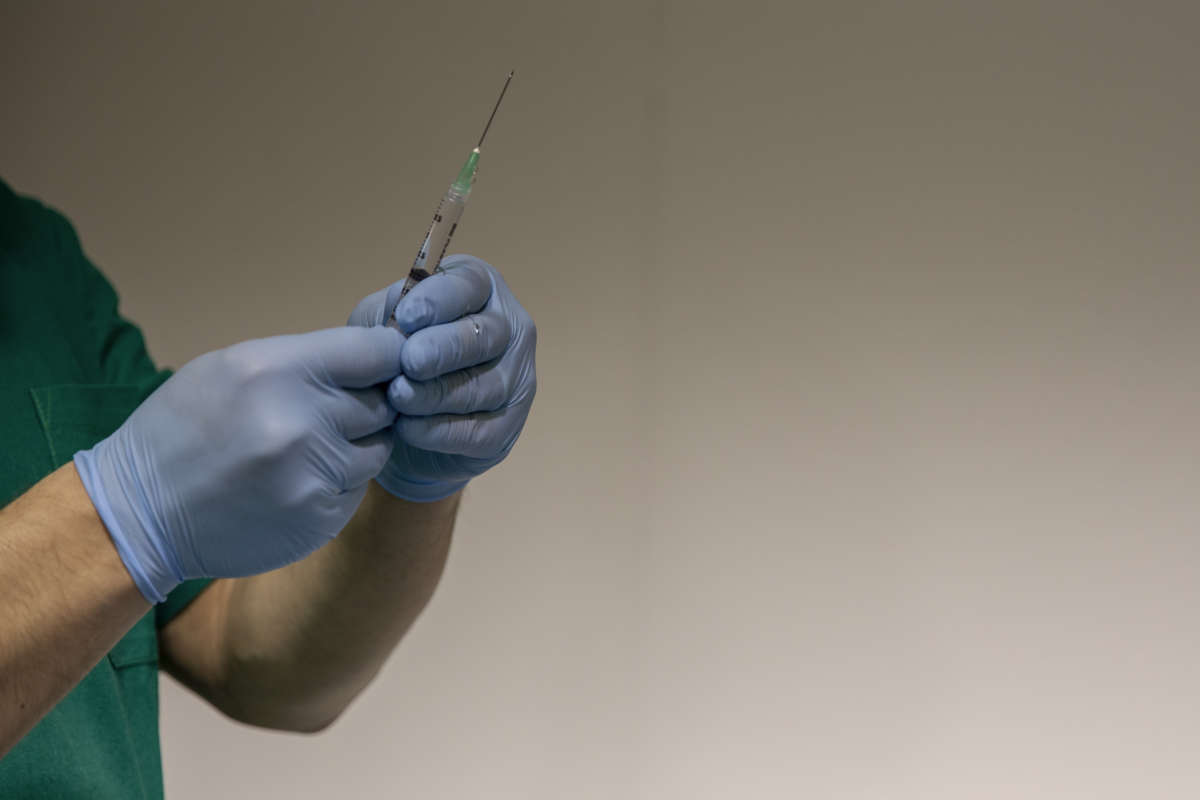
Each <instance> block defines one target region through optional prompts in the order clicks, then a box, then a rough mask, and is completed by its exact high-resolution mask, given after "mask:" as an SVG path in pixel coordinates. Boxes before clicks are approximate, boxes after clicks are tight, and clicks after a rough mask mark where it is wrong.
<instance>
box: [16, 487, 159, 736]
mask: <svg viewBox="0 0 1200 800" xmlns="http://www.w3.org/2000/svg"><path fill="white" fill-rule="evenodd" d="M149 608H150V604H149V603H148V602H146V600H145V599H144V598H143V597H142V595H141V593H140V592H138V590H137V587H136V586H135V585H134V583H133V580H132V579H131V578H130V577H129V573H128V572H127V571H126V570H125V566H124V565H123V564H122V563H121V559H120V557H119V556H118V555H117V551H116V548H114V547H113V544H112V541H111V540H110V539H109V536H108V532H107V531H106V530H105V528H104V524H103V523H102V522H101V521H100V517H99V516H98V515H97V514H96V511H95V509H94V508H93V507H92V504H91V500H90V499H89V498H88V496H87V493H86V492H85V491H84V489H83V485H82V484H81V483H80V482H79V477H78V475H77V474H76V472H75V467H74V465H72V464H67V465H66V466H64V467H62V468H61V469H59V470H57V471H56V472H54V473H52V474H51V475H49V476H47V477H46V478H45V479H43V480H42V481H41V482H40V483H38V484H37V485H36V486H34V487H33V488H32V489H30V490H29V491H28V492H26V493H25V494H24V495H22V496H21V497H19V498H17V500H15V501H14V502H13V503H11V504H10V505H8V506H7V507H5V508H4V509H3V510H2V511H0V756H3V754H4V753H6V752H7V751H8V750H9V749H10V748H11V747H12V746H13V745H14V744H16V743H17V742H18V741H19V740H20V739H21V737H22V736H24V735H25V734H26V733H28V731H29V729H30V728H32V727H33V726H34V725H35V724H36V723H37V721H38V720H39V719H41V718H42V717H43V716H44V715H45V714H46V712H48V711H49V710H50V709H51V708H53V707H54V704H55V703H57V702H58V701H59V700H61V699H62V697H63V696H64V695H66V694H67V692H69V691H70V690H71V688H72V687H74V686H75V684H77V683H78V682H79V681H80V680H81V679H82V678H83V676H84V675H86V674H87V672H88V670H90V669H91V668H92V667H93V666H95V665H96V663H97V662H98V661H99V660H100V659H101V658H102V657H103V656H104V654H105V653H106V652H107V651H108V650H109V649H110V648H111V647H112V646H113V645H114V644H115V643H116V641H117V640H118V639H120V638H121V636H122V635H124V633H125V632H126V631H128V630H129V628H130V627H132V626H133V624H134V623H135V622H137V620H138V619H139V618H140V617H141V616H142V615H143V614H145V613H146V612H147V611H148V610H149Z"/></svg>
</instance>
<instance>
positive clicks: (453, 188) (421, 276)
mask: <svg viewBox="0 0 1200 800" xmlns="http://www.w3.org/2000/svg"><path fill="white" fill-rule="evenodd" d="M514 72H516V70H513V71H511V72H509V73H508V78H507V79H506V80H505V81H504V88H502V89H501V90H500V97H499V98H497V99H496V105H495V106H493V107H492V114H491V116H489V117H488V121H487V125H485V126H484V127H483V135H482V136H480V137H479V144H477V145H475V149H474V150H472V151H471V154H470V155H469V156H467V161H466V163H465V164H463V166H462V169H460V170H459V171H458V177H457V178H455V179H454V183H452V184H450V188H449V189H447V190H446V194H445V195H444V196H443V197H442V202H441V203H439V204H438V207H437V211H435V212H433V221H432V222H430V223H429V230H428V231H426V232H425V240H424V241H423V242H422V243H421V249H420V250H419V251H418V252H417V257H416V258H415V259H414V260H413V265H412V269H410V270H409V271H408V277H407V278H406V279H405V281H404V286H403V287H402V288H401V289H400V294H398V295H397V296H396V302H395V303H392V304H391V306H390V307H389V308H388V309H387V325H388V326H390V327H392V328H396V329H397V330H398V329H399V328H400V326H399V325H397V324H396V319H395V317H394V316H393V312H394V311H395V310H396V304H397V303H399V302H400V299H401V298H402V297H404V295H406V294H408V293H409V292H410V291H411V290H412V288H413V287H414V286H416V285H417V284H418V283H420V282H421V281H423V280H425V279H426V278H428V277H429V276H430V275H431V274H432V273H434V272H437V271H438V269H439V268H440V264H441V263H442V258H443V257H445V255H446V248H448V247H449V246H450V239H451V238H452V237H453V236H454V231H455V229H457V228H458V220H459V219H460V218H461V217H462V213H463V210H464V209H465V208H466V207H467V198H468V197H470V196H471V187H472V186H474V185H475V173H476V172H477V171H478V170H479V148H481V147H483V140H484V139H486V138H487V134H488V129H489V128H491V127H492V120H494V119H495V118H496V112H497V111H498V110H499V109H500V101H501V100H503V99H504V93H505V92H507V91H508V84H509V83H511V82H512V79H513V73H514ZM431 255H432V256H433V259H432V260H430V256H431ZM426 264H432V265H433V267H432V269H426V268H425V265H426Z"/></svg>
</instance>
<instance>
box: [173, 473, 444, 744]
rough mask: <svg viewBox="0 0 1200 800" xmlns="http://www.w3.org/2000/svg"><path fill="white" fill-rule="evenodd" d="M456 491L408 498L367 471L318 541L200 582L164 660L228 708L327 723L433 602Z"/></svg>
mask: <svg viewBox="0 0 1200 800" xmlns="http://www.w3.org/2000/svg"><path fill="white" fill-rule="evenodd" d="M458 500H459V495H453V496H452V497H449V498H447V499H445V500H441V501H438V502H435V503H412V502H408V501H406V500H400V499H397V498H395V497H393V496H392V495H390V494H388V493H387V492H386V491H384V490H383V489H381V488H380V487H379V486H378V485H377V484H375V483H374V482H372V483H371V485H370V489H369V490H368V492H367V496H366V499H365V500H364V501H363V503H362V505H361V506H360V507H359V509H358V511H357V512H356V514H355V516H354V517H353V518H352V519H351V521H350V523H349V524H348V525H347V526H346V528H345V529H344V530H343V531H342V532H341V533H340V534H339V535H338V537H337V538H336V539H334V540H333V541H332V542H330V543H329V544H328V545H327V546H325V547H324V548H322V549H320V550H318V551H317V552H315V553H313V554H312V555H311V556H309V557H308V558H306V559H304V560H303V561H299V562H297V563H295V564H291V565H289V566H287V567H284V568H282V569H278V570H275V571H273V572H268V573H265V574H262V575H256V576H253V577H249V578H236V579H223V580H219V581H217V582H216V583H214V584H213V585H212V586H210V587H209V588H208V589H207V590H205V591H204V593H203V594H201V595H200V596H199V597H198V598H196V600H195V601H193V602H192V604H191V605H189V606H188V607H187V608H186V609H185V610H184V611H183V612H182V613H181V614H180V615H179V616H178V617H176V618H175V619H174V620H172V621H171V622H170V623H169V624H168V625H167V626H166V627H165V628H164V629H163V631H162V633H161V637H162V638H161V648H162V654H163V662H164V665H165V666H166V668H167V669H168V671H169V672H170V673H171V674H172V675H174V676H175V677H176V678H178V679H179V680H181V681H182V682H183V683H185V684H186V685H188V686H190V687H191V688H192V689H193V690H195V691H196V692H197V693H199V694H200V695H202V696H203V697H205V698H206V699H208V700H209V702H211V703H213V705H215V706H216V707H217V708H219V709H221V710H222V711H224V712H225V713H226V714H228V715H229V716H231V717H233V718H234V719H238V720H241V721H243V722H247V723H250V724H253V725H261V726H264V727H270V728H282V729H286V730H296V731H316V730H320V729H322V728H324V727H326V726H327V725H329V724H330V723H331V722H333V720H334V719H336V718H337V717H338V715H339V714H340V713H341V712H342V711H343V710H344V709H345V707H346V706H347V705H348V704H349V702H350V701H351V700H352V699H354V697H355V696H356V695H357V694H358V693H359V692H360V691H362V689H363V688H365V687H366V685H367V684H368V683H369V682H370V680H371V679H372V678H373V677H374V676H375V674H376V673H377V672H378V671H379V668H380V667H381V666H382V665H383V662H384V661H385V660H386V658H387V656H388V654H389V653H391V651H392V649H393V648H395V646H396V644H397V643H398V642H399V641H400V639H401V638H402V637H403V636H404V634H405V632H406V631H407V630H408V628H409V626H411V625H412V623H413V621H414V620H415V619H416V617H417V615H418V614H419V613H420V612H421V610H422V609H423V608H424V607H425V604H426V603H427V602H428V601H429V598H430V596H431V595H432V594H433V590H434V588H435V587H436V586H437V582H438V580H439V579H440V577H441V574H442V569H443V567H444V565H445V562H446V555H447V553H448V551H449V547H450V538H451V532H452V530H453V527H454V519H455V516H456V514H457V511H458Z"/></svg>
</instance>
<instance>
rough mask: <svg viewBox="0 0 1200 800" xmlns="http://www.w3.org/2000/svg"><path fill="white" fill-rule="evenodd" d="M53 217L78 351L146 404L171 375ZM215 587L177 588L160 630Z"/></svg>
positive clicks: (93, 372) (161, 608) (158, 611)
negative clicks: (75, 321) (132, 387)
mask: <svg viewBox="0 0 1200 800" xmlns="http://www.w3.org/2000/svg"><path fill="white" fill-rule="evenodd" d="M47 213H48V214H49V215H51V217H52V223H51V224H52V225H53V229H54V232H55V243H56V245H57V248H58V253H59V256H60V258H59V259H58V263H59V264H61V266H62V268H63V269H64V270H66V274H65V275H64V276H63V277H64V281H63V286H64V288H66V287H71V288H70V289H69V290H68V291H70V292H71V293H72V296H71V297H69V298H66V299H68V301H73V302H74V303H76V304H77V305H76V306H75V310H76V312H77V313H78V314H79V317H78V320H79V322H80V324H79V325H75V326H72V328H73V330H75V331H76V335H77V336H78V341H77V342H76V343H75V349H76V350H77V352H79V353H81V354H82V358H81V360H82V362H83V363H84V365H85V368H86V369H87V370H88V371H89V377H90V379H91V381H92V382H93V383H97V384H125V385H128V384H133V385H136V386H137V387H138V388H139V395H140V397H139V400H138V402H139V403H140V402H141V401H142V400H144V399H145V398H146V397H148V396H149V395H150V394H151V393H152V392H153V391H154V390H155V389H157V388H158V387H159V386H161V385H162V383H163V382H164V381H165V380H166V379H167V378H169V377H170V376H171V372H170V370H165V369H164V370H160V369H158V368H157V367H156V366H155V365H154V361H153V360H152V359H151V358H150V354H149V353H148V352H147V351H146V343H145V340H144V339H143V337H142V332H141V330H140V329H139V328H138V326H137V325H134V324H133V323H132V322H130V321H129V320H127V319H125V318H124V317H123V316H121V314H120V311H119V310H118V299H117V293H116V291H115V290H114V289H113V287H112V284H111V283H109V282H108V279H107V278H105V277H104V275H103V274H101V272H100V270H99V269H97V268H96V266H95V265H94V264H92V262H91V261H90V260H89V259H88V257H87V256H86V255H85V254H84V252H83V249H82V247H81V246H80V243H79V237H78V236H77V235H76V234H75V229H74V228H73V227H72V226H71V224H70V223H69V222H68V221H67V220H66V218H65V217H63V216H62V215H61V214H58V213H57V212H55V211H51V210H47ZM69 308H70V307H69V306H68V309H69ZM209 583H211V580H209V579H201V580H190V581H185V582H184V583H182V584H180V585H179V586H178V587H176V588H175V590H174V591H172V592H171V593H170V594H168V595H167V599H166V600H164V601H163V602H162V603H161V604H159V605H158V606H157V607H156V608H155V611H154V616H155V622H156V624H157V625H158V627H160V628H161V627H162V626H164V625H166V624H167V623H168V622H170V621H171V620H172V619H173V618H174V617H175V616H176V615H177V614H179V612H181V611H183V609H184V608H186V607H187V605H188V603H190V602H192V600H194V599H196V596H197V595H199V594H200V592H202V591H203V590H204V588H205V587H206V586H208V584H209Z"/></svg>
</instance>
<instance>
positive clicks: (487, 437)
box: [349, 256, 537, 502]
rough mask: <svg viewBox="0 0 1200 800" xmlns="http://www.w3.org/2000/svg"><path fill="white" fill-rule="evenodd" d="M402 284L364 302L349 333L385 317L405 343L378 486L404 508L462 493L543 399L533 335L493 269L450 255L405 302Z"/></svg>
mask: <svg viewBox="0 0 1200 800" xmlns="http://www.w3.org/2000/svg"><path fill="white" fill-rule="evenodd" d="M402 285H403V282H402V281H400V282H397V283H395V284H393V285H392V286H390V287H387V288H385V289H381V290H380V291H378V292H375V293H374V294H372V295H370V296H369V297H367V298H366V299H364V300H363V301H362V302H361V303H359V304H358V307H357V308H355V309H354V312H353V313H352V314H351V315H350V320H349V325H351V326H380V325H383V324H384V323H385V322H387V320H388V317H389V311H390V310H391V309H392V308H393V306H394V311H391V314H390V316H392V317H393V318H394V319H395V321H396V323H397V325H398V326H399V327H400V329H401V331H403V332H404V334H405V335H406V339H405V341H404V344H403V345H402V347H401V350H400V369H401V374H400V375H399V376H398V377H396V378H395V379H394V380H392V381H391V383H390V385H389V386H388V387H387V397H388V402H389V403H390V404H391V406H392V408H393V409H394V410H395V411H396V412H398V416H397V418H396V421H395V423H394V425H393V448H392V455H391V458H390V459H389V460H388V463H387V465H386V466H385V467H384V468H383V470H382V472H380V474H379V476H378V478H377V479H376V480H377V481H378V483H379V484H380V486H382V487H383V488H384V489H385V490H387V491H388V492H389V493H391V494H393V495H395V496H397V497H400V498H402V499H405V500H412V501H416V502H432V501H434V500H440V499H442V498H444V497H448V496H449V495H451V494H454V493H455V492H457V491H459V490H461V489H462V488H463V487H464V486H466V485H467V483H468V482H469V481H470V480H471V479H473V478H474V477H476V476H478V475H482V474H483V473H484V472H486V471H487V470H488V469H491V468H492V467H494V466H495V465H497V464H499V463H500V462H501V461H503V460H504V458H505V457H506V456H507V455H508V454H509V452H510V451H511V450H512V448H513V446H514V445H515V444H516V441H517V438H518V437H519V436H520V433H521V430H522V428H523V427H524V424H525V420H526V419H527V418H528V416H529V410H530V407H531V406H532V405H533V397H534V394H535V393H536V391H537V377H536V370H535V364H534V356H535V350H536V346H537V329H536V327H535V326H534V324H533V320H532V319H531V318H530V316H529V314H528V312H527V311H526V310H525V309H524V308H523V307H522V306H521V304H520V303H519V302H518V301H517V299H516V297H514V296H513V294H512V291H511V290H510V289H509V288H508V285H507V284H506V283H505V282H504V279H503V278H502V277H501V276H500V273H499V272H498V271H497V270H496V269H495V268H494V267H492V266H491V265H489V264H487V263H485V262H483V261H480V260H479V259H477V258H472V257H470V256H450V257H448V258H446V259H444V260H443V262H442V268H441V269H440V270H438V271H437V272H435V273H434V274H433V275H431V276H430V277H428V278H426V279H425V280H423V281H421V282H420V283H418V284H417V285H416V286H415V287H413V289H412V290H411V291H410V292H409V293H408V294H407V295H405V296H404V297H403V298H402V299H400V300H399V302H397V301H396V298H397V297H398V295H399V290H400V287H401V286H402Z"/></svg>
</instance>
